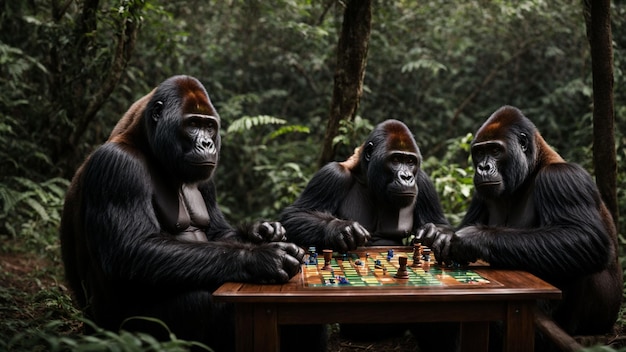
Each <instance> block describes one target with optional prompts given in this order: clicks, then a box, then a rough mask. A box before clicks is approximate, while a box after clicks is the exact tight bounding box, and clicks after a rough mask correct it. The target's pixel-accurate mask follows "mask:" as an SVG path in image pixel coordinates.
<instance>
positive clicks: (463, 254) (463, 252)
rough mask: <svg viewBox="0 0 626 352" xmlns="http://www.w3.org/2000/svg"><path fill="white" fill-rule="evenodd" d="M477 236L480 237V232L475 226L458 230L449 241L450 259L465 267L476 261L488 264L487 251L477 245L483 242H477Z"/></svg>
mask: <svg viewBox="0 0 626 352" xmlns="http://www.w3.org/2000/svg"><path fill="white" fill-rule="evenodd" d="M478 236H480V230H479V229H478V228H477V227H476V226H467V227H464V228H462V229H459V230H458V231H457V232H456V233H455V235H454V236H453V237H452V240H451V241H450V249H449V254H450V258H451V259H452V260H454V261H455V262H457V263H459V264H462V265H467V264H468V263H472V262H475V261H477V260H478V259H483V260H485V261H487V262H488V261H489V250H488V249H487V248H486V247H484V246H481V245H479V243H485V242H484V241H477V240H476V239H477V237H478Z"/></svg>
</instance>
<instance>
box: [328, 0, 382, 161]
mask: <svg viewBox="0 0 626 352" xmlns="http://www.w3.org/2000/svg"><path fill="white" fill-rule="evenodd" d="M344 3H345V4H346V8H345V10H344V14H343V24H342V27H341V35H340V37H339V43H338V45H337V67H336V69H335V85H334V89H333V97H332V101H331V104H330V114H329V117H328V124H327V125H326V134H325V135H324V142H323V143H324V144H323V147H322V154H321V156H320V158H319V161H318V163H319V166H323V165H324V164H326V163H328V162H330V161H332V160H333V158H334V156H335V146H334V145H333V139H334V138H335V136H337V133H338V131H339V122H340V121H341V120H348V121H350V120H352V119H354V115H355V114H356V111H357V108H358V106H359V99H360V98H361V94H362V93H363V78H364V77H365V65H366V62H367V50H368V47H369V38H370V30H371V22H372V1H371V0H348V1H345V2H344Z"/></svg>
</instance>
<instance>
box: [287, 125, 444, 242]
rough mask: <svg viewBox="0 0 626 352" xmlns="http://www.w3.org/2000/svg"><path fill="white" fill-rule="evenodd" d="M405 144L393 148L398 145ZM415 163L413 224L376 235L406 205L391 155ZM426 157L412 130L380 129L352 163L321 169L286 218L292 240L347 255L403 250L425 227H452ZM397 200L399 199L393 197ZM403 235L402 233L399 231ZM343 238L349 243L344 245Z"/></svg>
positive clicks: (395, 217) (392, 126)
mask: <svg viewBox="0 0 626 352" xmlns="http://www.w3.org/2000/svg"><path fill="white" fill-rule="evenodd" d="M398 141H400V142H404V143H401V144H398V145H401V146H402V147H401V148H391V147H395V145H390V144H391V143H393V142H398ZM394 152H399V153H407V154H409V155H413V156H414V158H415V167H413V168H412V175H411V176H412V177H414V181H415V184H414V187H413V188H414V191H415V192H416V193H417V194H416V195H414V196H413V197H412V198H411V199H410V202H413V201H415V208H414V210H413V212H412V218H413V219H412V220H413V224H412V227H411V228H410V229H407V230H406V231H405V233H404V234H402V233H396V234H392V235H390V234H388V233H380V232H378V231H377V229H378V228H380V224H381V222H383V221H387V220H388V219H390V220H392V221H393V220H395V219H397V216H398V209H399V208H400V207H402V206H405V205H406V204H402V203H403V202H405V201H404V200H401V199H398V197H397V196H393V195H392V194H391V193H390V192H389V187H391V186H392V185H393V184H394V182H397V180H398V177H397V176H396V175H395V174H394V172H392V170H391V169H390V167H389V166H388V164H387V158H388V156H389V155H390V154H391V153H394ZM421 161H422V157H421V154H420V152H419V149H418V147H417V144H416V143H415V140H414V138H413V136H412V134H411V133H410V131H409V129H408V128H407V127H406V126H405V125H404V124H403V123H402V122H400V121H396V120H387V121H385V122H383V123H381V124H380V125H378V126H377V127H376V128H375V130H374V131H373V132H372V133H371V134H370V136H369V137H368V138H367V140H366V141H365V143H364V144H363V145H362V146H361V147H360V149H359V150H358V151H357V152H355V155H353V156H352V157H351V159H349V160H347V161H345V162H342V163H339V162H332V163H329V164H327V165H326V166H324V167H323V168H321V169H320V170H319V171H318V172H317V173H316V174H315V175H314V176H313V178H312V179H311V181H310V182H309V184H308V185H307V187H306V188H305V190H304V191H303V192H302V194H301V195H300V197H299V198H298V199H297V200H296V201H295V202H294V204H292V205H291V206H289V207H287V208H286V209H285V210H284V211H283V213H282V214H281V218H280V221H281V223H282V224H283V226H284V227H285V229H286V230H287V237H288V239H289V240H290V241H293V242H294V243H296V244H299V245H301V246H304V247H306V246H316V248H317V249H318V250H322V249H334V250H339V251H346V250H349V249H354V248H355V247H356V246H360V245H364V244H367V245H402V239H403V238H405V237H407V235H410V234H412V233H415V231H416V230H417V229H418V228H420V227H421V226H422V225H424V224H425V223H429V222H432V223H437V224H441V225H447V224H448V222H447V220H446V218H445V216H444V214H443V210H442V208H441V205H440V203H439V198H438V196H437V193H436V191H435V188H434V186H433V184H432V182H431V181H430V179H429V177H428V175H426V173H425V172H424V171H423V170H422V169H421V168H420V166H421ZM394 197H395V198H394ZM399 232H402V231H399ZM342 238H344V240H342Z"/></svg>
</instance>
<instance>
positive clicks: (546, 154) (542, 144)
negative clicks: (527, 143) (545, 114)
mask: <svg viewBox="0 0 626 352" xmlns="http://www.w3.org/2000/svg"><path fill="white" fill-rule="evenodd" d="M535 141H536V143H537V150H538V152H539V155H538V156H537V161H538V163H539V164H542V165H548V164H556V163H564V162H565V160H564V159H563V158H562V157H561V156H560V155H559V153H557V152H556V151H555V150H554V149H552V147H551V146H550V145H549V144H548V143H547V142H546V141H545V139H543V137H542V136H541V134H540V133H539V132H538V131H537V132H536V133H535Z"/></svg>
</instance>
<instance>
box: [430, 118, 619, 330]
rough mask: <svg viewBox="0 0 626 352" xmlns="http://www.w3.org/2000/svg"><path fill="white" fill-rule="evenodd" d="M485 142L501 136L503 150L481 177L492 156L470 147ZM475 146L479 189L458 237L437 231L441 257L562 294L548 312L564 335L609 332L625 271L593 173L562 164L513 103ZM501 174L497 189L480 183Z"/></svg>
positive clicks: (490, 121)
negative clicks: (483, 264)
mask: <svg viewBox="0 0 626 352" xmlns="http://www.w3.org/2000/svg"><path fill="white" fill-rule="evenodd" d="M496 126H497V127H496ZM489 141H503V142H504V145H505V146H506V152H505V153H504V154H503V155H499V157H498V158H496V159H498V162H497V163H496V170H495V171H493V174H492V175H491V176H485V175H478V173H479V170H478V167H477V165H478V164H479V163H480V162H481V161H483V160H485V158H488V157H489V153H483V152H481V151H480V148H478V149H477V148H475V146H476V145H480V144H481V143H485V142H489ZM525 143H527V145H525ZM472 144H473V148H472V158H473V161H474V165H475V166H476V167H477V168H476V171H477V174H476V176H475V179H474V180H475V184H476V191H475V194H474V197H473V199H472V203H471V205H470V207H469V209H468V211H467V214H466V216H465V218H464V219H463V221H462V223H461V225H460V227H459V229H458V230H457V232H456V234H455V235H454V236H451V235H446V234H440V236H442V237H443V238H444V240H440V241H439V245H438V246H437V247H438V248H436V251H437V252H439V253H440V255H441V256H442V258H441V259H443V260H454V261H457V262H460V263H466V262H472V261H475V260H477V259H483V260H485V261H487V262H489V263H490V264H491V265H492V266H494V267H501V268H511V269H520V270H525V271H529V272H531V273H533V274H535V275H537V276H539V277H541V278H542V279H544V280H546V281H548V282H550V283H552V284H553V285H555V286H557V287H559V288H560V289H561V290H562V291H563V300H562V301H560V302H552V304H551V305H549V306H547V307H546V312H547V313H548V314H552V316H553V317H554V319H555V320H556V322H557V323H558V324H559V325H561V327H563V328H564V329H565V330H566V331H567V332H568V333H570V334H601V333H606V332H610V331H611V329H612V327H613V324H614V323H615V320H616V318H617V313H618V311H619V308H620V304H621V298H622V274H621V268H620V266H619V264H618V261H617V237H616V230H615V226H614V223H613V220H612V218H611V216H610V214H609V212H608V211H607V209H606V207H605V205H604V204H603V202H602V200H601V198H600V194H599V192H598V190H597V187H596V185H595V184H594V182H593V179H592V178H591V176H590V175H589V174H588V173H587V172H586V171H585V170H584V169H583V168H581V167H580V166H578V165H575V164H571V163H567V162H565V161H564V160H563V159H562V158H561V157H560V156H559V155H558V154H557V153H556V152H555V151H554V150H552V148H550V147H549V146H548V145H547V143H546V142H545V141H544V140H543V138H542V137H541V135H540V134H539V132H538V131H537V129H536V128H535V126H534V125H533V124H532V122H531V121H530V120H529V119H528V118H526V117H525V116H524V115H523V114H522V113H521V112H520V111H519V110H518V109H515V108H513V107H503V108H501V109H500V110H498V111H496V112H495V113H494V114H493V115H492V116H491V117H490V118H489V119H488V120H487V121H486V122H485V124H484V125H483V126H482V127H481V128H480V129H479V130H478V132H477V133H476V138H475V140H474V142H473V143H472ZM490 177H491V178H490ZM498 178H500V179H502V180H504V182H503V183H502V184H501V186H500V187H499V188H498V187H497V186H494V185H488V184H486V183H482V182H484V181H489V180H497V179H498Z"/></svg>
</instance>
